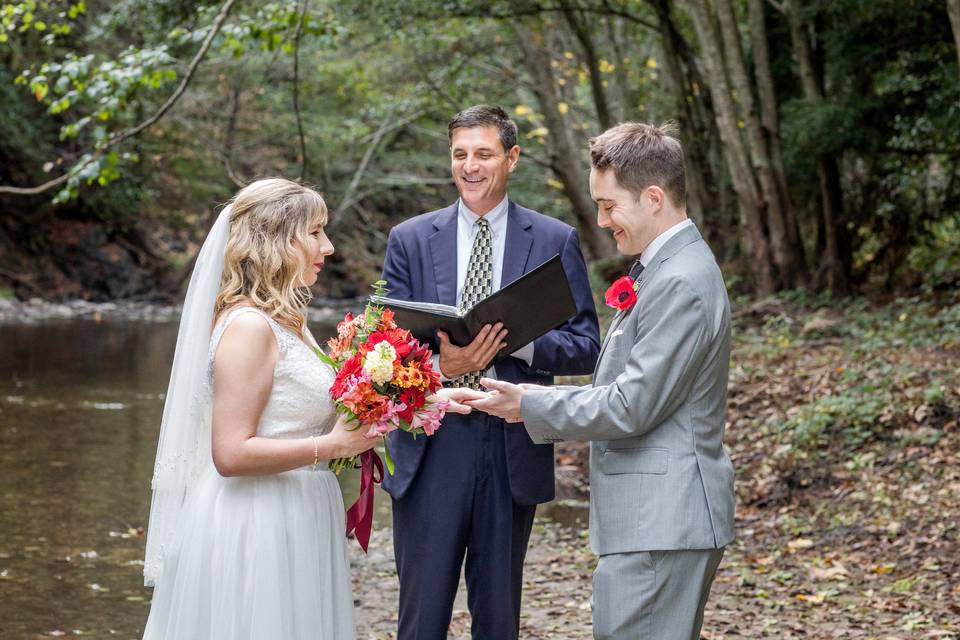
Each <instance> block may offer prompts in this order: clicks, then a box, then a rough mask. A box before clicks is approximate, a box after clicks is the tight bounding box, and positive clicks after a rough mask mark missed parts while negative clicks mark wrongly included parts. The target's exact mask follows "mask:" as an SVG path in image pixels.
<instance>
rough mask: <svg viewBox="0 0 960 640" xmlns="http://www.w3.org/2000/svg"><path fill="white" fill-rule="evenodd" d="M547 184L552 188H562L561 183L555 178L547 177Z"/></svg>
mask: <svg viewBox="0 0 960 640" xmlns="http://www.w3.org/2000/svg"><path fill="white" fill-rule="evenodd" d="M547 184H548V185H550V186H551V187H553V188H554V189H563V183H562V182H560V181H559V180H557V179H556V178H547Z"/></svg>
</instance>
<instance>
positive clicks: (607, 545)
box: [469, 123, 733, 640]
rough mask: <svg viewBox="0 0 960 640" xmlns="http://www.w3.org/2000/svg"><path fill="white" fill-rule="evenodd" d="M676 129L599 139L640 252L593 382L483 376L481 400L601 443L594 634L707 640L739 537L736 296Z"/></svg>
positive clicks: (595, 472)
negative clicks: (729, 549) (695, 197)
mask: <svg viewBox="0 0 960 640" xmlns="http://www.w3.org/2000/svg"><path fill="white" fill-rule="evenodd" d="M670 133H671V131H670V129H667V128H666V127H661V128H657V127H653V126H650V125H647V124H639V123H625V124H621V125H618V126H616V127H613V128H612V129H609V130H608V131H606V132H604V133H603V134H602V135H600V136H598V137H597V138H594V139H593V140H591V141H590V160H591V165H592V169H591V171H590V193H591V195H592V197H593V199H594V200H595V201H596V203H597V206H598V212H597V222H598V224H599V225H600V226H601V227H603V228H606V229H610V231H611V232H612V233H613V237H614V238H615V239H616V241H617V248H618V249H619V250H620V252H621V253H624V254H627V255H639V260H637V262H636V263H635V264H634V268H633V269H632V270H631V276H632V277H633V278H634V279H635V283H630V282H627V283H626V284H625V283H623V282H618V283H617V284H618V285H619V286H617V285H615V286H614V287H611V289H612V291H611V292H610V293H611V298H612V300H611V302H612V303H613V304H611V306H616V307H617V308H618V309H619V313H618V314H617V316H616V317H615V318H614V319H613V322H612V324H611V326H610V329H609V331H608V333H607V337H606V340H605V341H604V344H603V347H602V349H601V351H600V361H599V362H598V363H597V368H596V371H595V372H594V378H593V384H592V385H588V386H586V387H580V388H578V387H564V388H554V389H547V388H542V389H536V388H531V387H520V386H517V385H513V384H509V383H508V382H504V381H495V380H484V381H483V382H484V385H485V386H487V387H488V388H489V389H492V390H494V391H496V394H495V395H494V396H493V397H491V398H489V399H485V400H478V401H473V402H470V403H469V404H471V405H473V406H474V408H477V409H483V410H484V411H488V412H490V413H491V414H493V415H497V416H500V417H502V418H505V419H506V420H507V421H508V422H518V421H521V420H522V421H523V422H524V423H525V425H526V432H527V433H528V434H529V435H530V437H531V438H532V439H533V441H534V442H557V441H559V440H589V441H591V446H590V544H591V547H592V548H593V550H594V552H595V553H596V554H597V555H599V556H600V560H599V562H598V564H597V568H596V571H595V572H594V576H593V629H594V631H593V633H594V637H595V638H598V639H599V638H602V639H605V640H606V639H609V640H627V639H630V640H633V639H636V638H657V639H658V640H666V639H670V640H697V639H698V638H699V637H700V627H701V625H702V623H703V609H704V606H705V605H706V601H707V596H708V595H709V592H710V586H711V584H712V582H713V577H714V574H715V573H716V570H717V566H718V565H719V564H720V558H721V557H722V556H723V549H724V546H725V545H727V544H729V543H730V542H731V540H732V539H733V466H732V465H731V463H730V459H729V458H728V457H727V454H726V452H725V451H724V448H723V430H724V416H725V413H726V394H727V368H728V365H729V360H730V305H729V302H728V299H727V293H726V289H725V287H724V283H723V277H722V276H721V274H720V269H719V268H718V267H717V263H716V260H715V259H714V257H713V253H711V251H710V248H709V247H707V245H706V243H705V242H704V241H703V238H702V237H701V236H700V232H699V231H698V230H697V228H696V226H695V225H694V224H693V222H692V221H691V220H689V219H688V218H687V214H686V210H685V208H684V190H685V186H684V171H683V151H682V149H681V147H680V143H679V142H677V140H676V139H675V138H674V137H672V136H671V135H670Z"/></svg>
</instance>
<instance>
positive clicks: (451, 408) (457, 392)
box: [427, 387, 490, 415]
mask: <svg viewBox="0 0 960 640" xmlns="http://www.w3.org/2000/svg"><path fill="white" fill-rule="evenodd" d="M489 396H490V394H489V393H487V392H485V391H477V390H476V389H470V388H468V387H450V388H443V389H440V390H439V391H437V392H436V393H435V394H433V395H432V396H430V397H429V398H427V400H429V401H431V402H442V401H444V400H446V401H447V402H449V403H450V404H449V405H448V406H447V413H460V414H464V415H466V414H468V413H470V412H471V411H473V408H472V407H470V405H467V404H463V403H464V402H467V401H469V400H482V399H483V398H487V397H489Z"/></svg>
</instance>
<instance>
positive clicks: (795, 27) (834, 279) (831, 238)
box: [787, 0, 849, 294]
mask: <svg viewBox="0 0 960 640" xmlns="http://www.w3.org/2000/svg"><path fill="white" fill-rule="evenodd" d="M802 11H803V9H802V7H801V6H800V0H788V4H787V20H788V22H789V25H790V40H791V43H792V45H793V55H794V58H795V59H796V61H797V69H798V75H799V76H800V84H801V86H802V87H803V94H804V97H805V98H806V99H807V100H808V101H809V102H810V103H811V104H814V105H817V104H820V103H821V102H822V101H823V89H822V87H821V82H820V81H819V79H818V78H817V72H816V69H815V67H814V64H813V54H812V52H811V50H810V42H809V40H808V39H807V28H808V27H807V25H806V24H805V21H804V19H803V13H802ZM817 176H818V179H819V180H818V182H819V186H820V211H821V218H820V220H821V223H822V225H823V229H822V232H821V233H818V234H817V237H818V242H819V241H820V239H821V238H822V243H823V244H822V246H821V247H820V248H821V256H820V264H819V265H818V268H817V275H818V277H817V280H818V282H819V283H822V284H823V285H825V286H826V287H827V288H828V289H830V290H831V291H834V292H836V293H840V294H843V293H847V292H848V290H849V277H848V276H849V265H848V264H847V263H846V261H845V260H844V259H843V257H842V251H841V244H842V242H841V239H840V236H841V234H843V233H844V232H845V229H844V228H843V226H842V220H843V190H842V187H841V185H840V169H839V167H838V166H837V161H836V159H835V158H834V157H832V156H827V155H821V156H820V157H818V158H817Z"/></svg>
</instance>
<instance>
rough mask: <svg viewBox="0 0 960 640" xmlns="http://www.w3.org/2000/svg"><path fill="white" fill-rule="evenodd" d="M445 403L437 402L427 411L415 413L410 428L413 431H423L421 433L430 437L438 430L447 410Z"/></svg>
mask: <svg viewBox="0 0 960 640" xmlns="http://www.w3.org/2000/svg"><path fill="white" fill-rule="evenodd" d="M447 404H448V403H447V402H438V403H436V404H435V405H433V406H432V407H430V408H429V409H425V410H424V411H420V412H419V413H415V414H414V416H413V420H412V421H411V423H410V426H411V427H412V428H414V429H423V432H424V433H425V434H426V435H428V436H432V435H433V434H434V433H436V432H437V429H439V428H440V421H441V420H443V416H444V414H445V413H446V410H447Z"/></svg>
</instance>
